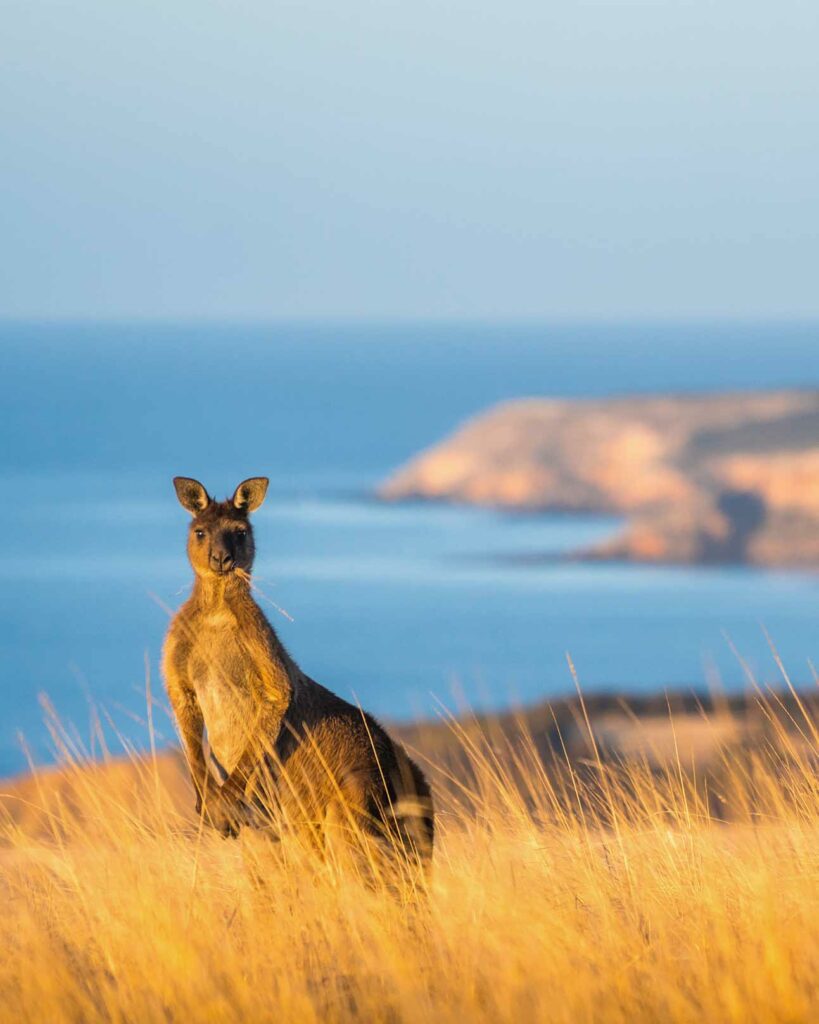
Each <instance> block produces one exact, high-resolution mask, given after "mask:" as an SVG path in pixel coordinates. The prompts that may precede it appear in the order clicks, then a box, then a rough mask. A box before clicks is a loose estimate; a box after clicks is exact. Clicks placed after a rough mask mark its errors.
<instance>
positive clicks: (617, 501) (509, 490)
mask: <svg viewBox="0 0 819 1024" xmlns="http://www.w3.org/2000/svg"><path fill="white" fill-rule="evenodd" d="M378 493H379V496H380V497H381V498H383V499H385V500H389V501H397V500H404V499H419V498H421V499H427V500H445V501H455V502H468V503H475V504H480V505H490V506H495V507H503V508H509V509H529V510H532V509H539V510H544V511H546V510H555V511H556V510H560V511H575V512H593V513H611V514H618V515H622V516H624V517H625V520H626V524H625V527H624V529H623V531H622V532H621V533H620V534H618V535H617V536H614V537H612V538H611V539H609V540H608V541H606V542H604V543H603V544H602V545H598V546H597V547H594V548H591V549H588V550H584V551H582V552H578V553H577V554H578V556H581V557H587V558H601V559H627V560H635V561H648V562H681V563H702V564H709V563H711V564H719V563H753V564H759V565H781V566H804V565H819V391H813V390H811V391H809V390H804V391H801V390H800V391H770V392H748V393H731V394H714V395H665V396H648V397H625V398H613V399H605V400H587V399H578V400H558V399H521V400H518V401H513V402H507V403H504V404H502V405H499V406H497V407H495V408H493V409H490V410H489V411H488V412H486V413H484V414H482V415H480V416H478V417H476V418H475V419H473V420H471V421H469V422H468V423H466V424H465V425H464V426H462V427H461V428H460V429H458V430H457V431H456V432H455V433H454V434H453V435H452V436H451V437H449V438H446V439H445V440H443V441H442V442H440V443H439V444H436V445H435V446H433V447H432V448H430V449H429V450H427V451H425V452H422V453H421V454H420V455H418V456H417V457H415V458H414V459H412V460H411V461H410V462H409V463H408V464H407V465H405V466H403V467H402V468H400V469H399V470H398V471H397V472H396V473H395V474H394V475H392V476H391V477H390V478H389V479H388V480H386V481H385V482H384V483H383V484H382V486H381V487H380V488H379V492H378Z"/></svg>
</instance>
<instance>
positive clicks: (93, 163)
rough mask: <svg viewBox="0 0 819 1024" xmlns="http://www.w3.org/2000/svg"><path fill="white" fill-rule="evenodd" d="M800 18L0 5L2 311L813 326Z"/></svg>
mask: <svg viewBox="0 0 819 1024" xmlns="http://www.w3.org/2000/svg"><path fill="white" fill-rule="evenodd" d="M817 52H819V5H817V4H816V2H815V0H805V2H802V0H775V2H774V0H765V2H760V0H673V2H672V0H643V2H621V0H600V2H580V0H563V2H559V3H555V2H551V0H505V2H497V0H496V2H491V3H490V2H487V0H413V2H411V3H409V2H407V0H402V2H398V0H344V2H340V0H288V2H281V0H229V2H228V0H220V2H215V0H129V2H127V3H126V2H124V0H70V2H67V0H4V2H3V5H2V33H0V146H1V148H0V316H3V317H10V318H37V319H52V318H63V317H66V318H92V319H93V318H102V319H105V318H114V319H128V318H143V317H144V318H170V319H175V318H205V319H214V320H224V319H232V318H241V319H268V318H269V319H279V318H307V319H326V318H330V319H332V318H334V317H340V318H354V319H355V318H370V319H383V318H396V319H405V318H406V319H413V318H426V317H433V318H438V317H440V318H450V317H453V318H464V319H495V320H497V319H509V318H515V319H517V318H523V319H539V318H545V319H584V320H585V319H597V318H602V319H623V318H653V317H659V318H680V317H728V318H772V319H776V318H780V317H784V318H796V319H799V318H808V319H810V318H813V317H817V316H819V289H817V288H816V285H815V280H816V266H817V249H818V248H819V189H817V181H819V124H817V120H819V61H817V59H816V54H817Z"/></svg>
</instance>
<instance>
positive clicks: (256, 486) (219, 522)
mask: <svg viewBox="0 0 819 1024" xmlns="http://www.w3.org/2000/svg"><path fill="white" fill-rule="evenodd" d="M267 484H268V479H267V477H264V476H254V477H252V478H251V479H250V480H245V481H244V482H243V483H241V484H239V486H238V487H237V488H236V490H235V492H234V494H233V497H232V498H229V499H228V500H227V501H214V500H213V498H211V497H210V495H209V494H208V492H207V491H206V490H205V488H204V487H203V486H202V484H200V483H199V481H198V480H191V479H190V478H189V477H186V476H175V477H174V479H173V485H174V487H175V488H176V496H177V497H178V498H179V503H180V504H181V505H182V507H183V508H186V509H187V510H188V512H190V514H191V515H192V516H193V519H192V520H191V525H190V529H189V531H188V558H189V559H190V562H191V565H192V566H193V571H194V572H195V573H196V575H197V576H203V577H208V576H211V577H214V576H225V575H227V574H228V573H233V572H235V571H236V570H237V569H240V570H242V571H243V572H250V570H251V568H252V566H253V556H254V554H255V550H256V549H255V547H254V544H253V528H252V527H251V525H250V519H249V518H248V516H249V514H250V513H251V512H255V511H256V509H257V508H258V507H259V506H260V505H261V503H262V502H263V501H264V496H265V494H266V493H267Z"/></svg>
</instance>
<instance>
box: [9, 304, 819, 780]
mask: <svg viewBox="0 0 819 1024" xmlns="http://www.w3.org/2000/svg"><path fill="white" fill-rule="evenodd" d="M0 375H1V376H2V381H3V391H2V398H0V409H1V410H2V417H1V418H0V486H2V495H3V500H2V503H0V519H1V521H0V527H1V528H0V536H2V537H3V540H4V544H5V547H4V550H3V553H2V557H0V775H2V774H7V773H9V772H13V771H17V770H20V769H21V768H22V767H23V766H24V764H25V760H24V755H23V751H22V748H21V740H20V734H22V735H23V737H24V739H25V742H26V744H27V746H28V747H29V748H30V749H31V751H32V752H33V755H34V757H35V758H37V759H38V760H45V759H48V757H49V756H50V740H49V735H48V731H47V728H46V727H45V725H44V724H43V713H42V710H41V706H40V703H39V700H40V695H41V694H45V695H47V698H48V699H49V700H50V701H51V702H53V704H54V705H55V707H56V708H57V711H58V712H59V714H60V716H61V718H62V719H63V721H65V722H68V723H72V724H73V726H74V727H75V728H76V734H77V737H78V739H79V740H80V741H83V742H86V741H88V737H89V735H90V725H89V723H90V720H91V717H92V715H94V714H98V715H99V716H100V717H101V718H102V720H103V723H104V729H105V731H106V733H107V735H108V738H109V741H110V742H111V745H112V746H113V747H116V746H117V745H118V743H119V742H120V741H119V740H117V739H116V737H115V735H114V733H115V730H118V731H119V732H120V733H121V734H122V736H123V737H124V738H125V739H126V741H127V742H132V743H134V744H136V745H137V746H140V745H143V744H144V743H145V742H146V729H145V724H144V721H145V706H146V696H145V694H146V677H147V678H148V679H149V681H150V686H151V688H152V692H153V693H154V695H155V696H157V697H158V698H159V699H160V701H161V700H162V691H161V682H160V680H159V678H158V658H159V651H160V648H161V643H162V637H163V634H164V630H165V628H166V626H167V619H168V613H169V610H170V609H173V608H175V607H177V606H178V605H179V604H180V603H181V602H182V601H183V600H184V597H185V594H186V591H187V589H188V587H189V585H190V570H189V568H188V566H187V563H186V560H185V555H184V543H185V528H186V521H187V514H186V513H185V512H184V511H183V510H182V509H181V508H180V507H179V505H178V504H177V503H176V499H175V495H174V492H173V489H172V486H171V477H172V476H173V475H174V474H183V475H187V476H194V477H198V478H200V479H201V480H202V481H203V482H204V483H205V484H206V486H208V487H209V488H210V489H211V491H212V492H215V493H217V494H218V495H219V496H224V495H226V494H227V493H229V492H230V491H232V489H233V487H234V486H235V485H236V483H238V482H239V481H240V480H241V479H243V478H244V477H247V476H251V475H260V474H266V475H268V476H270V478H271V488H270V494H269V497H268V500H267V502H266V503H265V505H264V506H263V508H262V509H261V510H260V511H259V512H258V514H257V516H256V534H257V547H258V560H257V571H256V577H257V581H258V584H259V586H260V588H261V590H262V592H263V593H264V595H265V597H264V599H263V604H264V606H265V609H266V611H267V612H268V614H269V616H270V618H271V621H273V623H274V624H275V625H276V628H277V629H278V630H279V632H280V633H281V635H282V637H283V639H284V640H285V642H286V643H287V645H288V646H289V648H290V650H291V652H292V653H293V654H294V656H295V657H296V658H297V660H298V661H299V662H300V663H301V664H302V665H303V667H304V668H305V669H306V670H307V671H308V672H309V673H310V674H311V675H313V676H314V677H315V678H317V679H319V680H320V681H322V682H323V683H325V685H328V686H330V687H332V688H333V689H335V690H336V691H337V692H339V693H340V694H342V695H343V696H345V697H347V698H348V699H349V698H352V699H357V700H358V701H360V702H361V703H362V704H363V705H364V706H365V707H367V708H368V709H370V710H372V711H374V712H375V713H377V714H379V715H381V716H382V717H384V718H387V719H398V718H402V717H409V716H413V715H425V714H435V713H436V712H437V710H438V708H439V707H440V704H441V703H443V704H445V705H448V706H452V705H453V704H454V703H456V702H457V701H458V700H460V699H462V697H463V696H465V697H466V699H468V700H469V701H470V702H471V703H473V704H476V705H479V706H484V707H503V706H505V705H507V704H508V703H509V702H510V701H516V702H529V701H535V700H539V699H542V698H544V697H549V696H557V695H562V694H564V693H566V692H569V691H570V690H571V689H572V688H573V683H572V679H571V676H570V673H569V671H568V667H567V662H566V653H567V652H569V653H570V654H571V656H572V658H573V660H574V662H575V663H576V666H577V670H578V672H579V675H580V679H581V683H582V684H583V686H584V687H585V688H586V689H587V690H589V691H593V690H601V689H607V688H615V689H617V690H627V691H633V692H636V691H642V692H645V691H649V690H657V689H661V688H663V687H669V688H671V687H675V688H676V687H689V688H690V687H697V688H702V687H703V686H705V685H706V684H710V683H713V682H714V681H715V680H719V681H720V682H721V684H722V685H724V686H725V687H726V688H728V689H733V688H736V687H740V686H742V685H744V678H745V672H746V670H750V671H752V672H753V673H754V674H755V676H756V677H757V678H758V679H759V680H760V681H761V682H775V681H776V680H777V678H778V676H777V669H776V666H775V663H774V658H773V655H772V653H771V650H770V647H769V639H768V637H770V638H771V639H772V641H773V642H774V643H775V645H776V647H777V649H778V651H779V652H780V654H781V655H782V657H783V658H784V660H785V663H786V665H787V667H788V669H789V670H790V672H791V675H792V677H793V679H794V680H795V681H796V682H807V681H809V680H810V679H811V678H812V671H811V668H810V662H811V661H814V662H817V663H819V577H817V576H814V575H812V574H809V573H786V572H771V571H761V570H752V569H739V568H738V569H708V570H705V569H699V568H664V567H638V566H630V565H580V564H572V563H567V562H562V561H560V560H559V558H557V557H556V558H555V560H554V561H549V560H548V559H547V560H541V561H539V562H538V563H537V564H532V565H525V564H520V562H521V560H520V559H519V557H518V556H521V555H526V554H528V553H531V552H537V553H540V554H549V553H553V554H555V555H556V556H559V555H560V554H561V553H562V552H565V551H567V550H569V549H571V548H572V547H575V546H577V545H578V544H581V543H587V542H589V541H590V540H593V539H596V538H598V537H602V536H605V535H606V534H607V533H609V532H611V531H612V530H614V529H616V528H617V525H618V524H617V523H616V522H614V521H611V520H607V519H603V518H592V517H581V516H530V515H525V516H524V515H508V514H507V515H504V514H500V513H497V512H494V511H492V510H484V509H469V508H458V507H453V506H442V505H423V504H409V505H402V506H385V505H381V504H379V503H377V502H375V501H374V500H373V499H372V489H373V487H374V486H375V484H376V483H377V482H378V481H379V480H380V479H382V478H383V477H384V476H385V475H386V474H387V473H388V472H389V471H390V470H391V469H392V468H394V467H395V466H397V465H398V464H400V463H401V462H402V461H403V460H404V459H405V458H407V457H409V456H410V455H412V454H414V453H415V452H417V451H418V450H419V449H421V448H423V447H424V446H425V445H427V444H430V443H432V442H434V441H436V440H437V439H439V438H440V437H442V436H443V435H444V434H446V433H447V432H448V431H450V430H451V429H453V428H454V427H455V426H456V425H457V424H458V423H460V422H461V421H463V419H464V418H466V417H468V416H470V415H473V414H475V413H477V412H479V411H480V410H482V409H483V408H485V407H486V406H487V405H489V404H491V403H492V402H495V401H500V400H503V399H506V398H512V397H517V396H522V395H574V396H580V395H605V394H614V393H627V392H634V391H642V392H646V391H667V390H675V391H679V390H704V389H707V390H719V389H723V388H754V387H775V386H814V385H819V328H817V327H816V326H815V325H810V324H780V325H750V324H676V325H668V324H665V325H663V324H658V325H646V324H643V325H608V326H607V325H564V326H539V325H507V326H487V325H469V324H450V325H442V324H416V325H373V324H370V325H363V326H362V325H350V324H346V325H345V324H339V325H333V324H324V325H312V326H305V325H273V326H270V325H196V324H187V325H157V324H121V325H118V324H107V325H100V324H97V325H77V324H74V325H71V324H62V325H61V324H48V325H34V324H13V323H10V324H5V325H2V326H0ZM280 609H281V610H280ZM285 612H286V613H287V614H286V615H285V614H284V613H285ZM766 633H767V635H766ZM742 662H744V663H745V664H744V666H743V664H742ZM155 722H156V727H157V731H158V733H159V739H160V741H161V742H164V741H170V740H171V738H172V736H173V729H172V726H171V723H170V721H169V720H168V718H167V716H166V715H165V714H164V713H163V712H162V709H161V708H159V709H157V711H156V714H155Z"/></svg>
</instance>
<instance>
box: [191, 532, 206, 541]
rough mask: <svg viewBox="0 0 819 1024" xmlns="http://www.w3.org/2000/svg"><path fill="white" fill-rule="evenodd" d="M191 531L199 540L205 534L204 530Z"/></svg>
mask: <svg viewBox="0 0 819 1024" xmlns="http://www.w3.org/2000/svg"><path fill="white" fill-rule="evenodd" d="M193 532H194V533H195V534H196V536H197V537H198V538H199V540H202V538H203V537H204V536H205V531H204V530H194V531H193Z"/></svg>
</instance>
